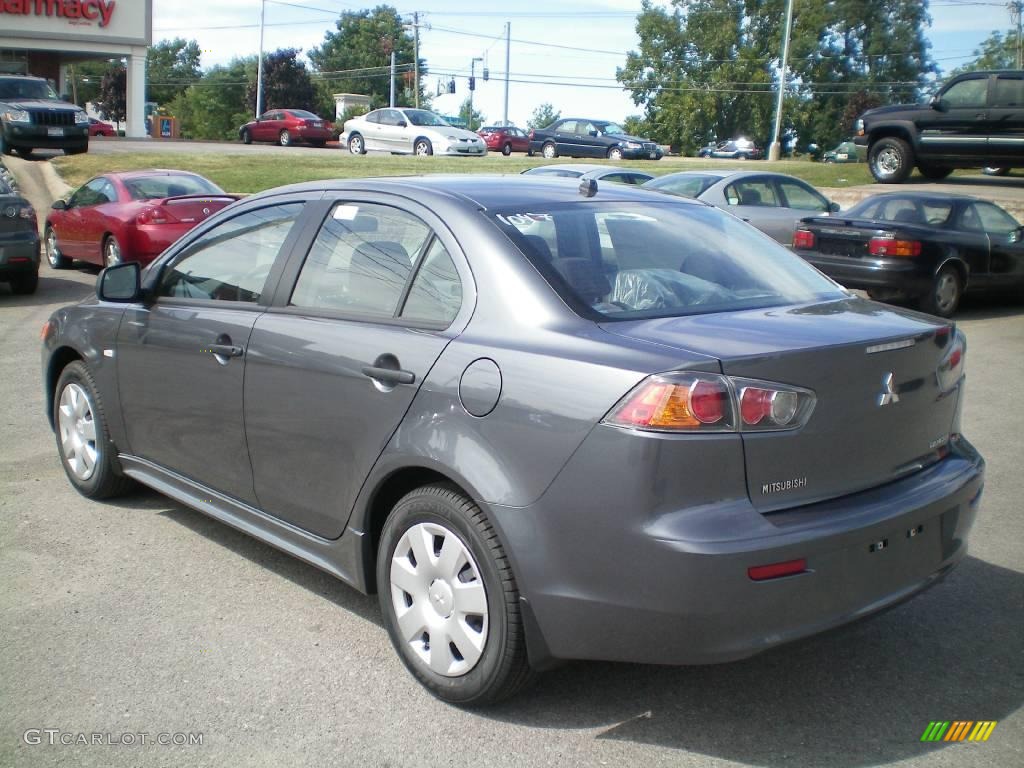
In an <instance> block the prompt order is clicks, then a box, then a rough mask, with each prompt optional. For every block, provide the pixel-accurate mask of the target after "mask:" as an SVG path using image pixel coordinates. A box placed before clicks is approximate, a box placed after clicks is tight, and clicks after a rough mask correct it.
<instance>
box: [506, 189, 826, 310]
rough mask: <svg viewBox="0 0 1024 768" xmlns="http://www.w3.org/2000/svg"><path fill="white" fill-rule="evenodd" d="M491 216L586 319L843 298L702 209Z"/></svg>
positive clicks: (581, 209)
mask: <svg viewBox="0 0 1024 768" xmlns="http://www.w3.org/2000/svg"><path fill="white" fill-rule="evenodd" d="M491 215H492V216H493V220H494V222H495V223H496V224H497V226H498V227H499V228H500V229H501V230H502V231H504V232H505V234H506V235H507V236H508V237H509V239H511V240H512V241H513V242H514V243H515V244H516V245H517V246H518V247H519V248H520V250H522V252H523V253H524V254H526V256H527V258H529V259H530V261H531V262H532V263H533V264H534V265H535V266H536V267H537V269H538V270H539V271H540V272H541V274H543V275H544V277H545V278H546V279H547V280H548V282H549V283H550V284H551V287H552V288H554V290H555V291H556V292H557V293H558V294H559V295H560V296H561V297H562V298H563V300H565V302H566V303H567V304H569V305H570V306H571V307H573V309H575V310H576V311H577V312H578V313H580V314H582V315H583V316H585V317H590V318H592V319H595V320H633V319H637V318H648V317H672V316H676V315H693V314H707V313H712V312H727V311H732V310H739V309H753V308H759V307H771V306H781V305H787V304H801V303H806V302H811V301H820V300H828V299H838V298H842V297H844V296H845V295H846V294H845V293H844V292H843V290H842V289H841V288H840V287H839V286H837V285H836V284H835V283H833V282H832V281H831V280H829V279H828V278H826V277H824V276H823V275H822V274H821V273H819V272H818V271H817V270H816V269H814V268H813V267H811V266H810V265H808V264H807V263H806V262H804V261H803V260H802V259H801V258H800V257H799V256H796V255H794V254H792V253H790V252H789V251H788V250H786V249H785V248H783V247H782V246H781V245H779V244H778V243H776V242H775V241H774V240H772V239H770V238H769V237H767V236H765V235H763V234H761V233H760V232H758V231H757V230H756V229H754V228H753V227H751V226H749V225H748V224H744V223H743V222H741V221H739V220H738V219H736V218H735V217H733V216H731V215H729V214H727V213H725V212H723V211H720V210H718V209H717V208H712V207H710V206H702V205H694V204H683V203H673V202H671V201H669V202H666V203H664V204H650V203H644V204H637V203H615V202H582V201H581V202H578V203H566V204H558V205H551V206H541V207H538V206H535V207H531V208H530V209H529V210H522V209H516V210H512V209H506V210H497V211H493V212H491Z"/></svg>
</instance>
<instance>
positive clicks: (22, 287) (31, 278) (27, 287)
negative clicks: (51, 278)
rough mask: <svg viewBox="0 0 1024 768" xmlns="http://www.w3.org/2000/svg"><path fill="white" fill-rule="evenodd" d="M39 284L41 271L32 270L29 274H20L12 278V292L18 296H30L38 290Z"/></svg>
mask: <svg viewBox="0 0 1024 768" xmlns="http://www.w3.org/2000/svg"><path fill="white" fill-rule="evenodd" d="M38 285H39V273H38V272H32V273H30V274H27V275H18V276H17V277H12V278H11V292H12V293H14V294H16V295H17V296H28V295H30V294H33V293H35V292H36V287H38Z"/></svg>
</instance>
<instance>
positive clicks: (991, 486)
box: [0, 267, 1024, 768]
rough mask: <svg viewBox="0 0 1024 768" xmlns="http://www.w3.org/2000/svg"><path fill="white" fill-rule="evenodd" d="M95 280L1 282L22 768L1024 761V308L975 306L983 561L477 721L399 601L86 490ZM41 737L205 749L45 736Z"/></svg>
mask: <svg viewBox="0 0 1024 768" xmlns="http://www.w3.org/2000/svg"><path fill="white" fill-rule="evenodd" d="M93 282H94V273H93V272H92V271H90V270H86V269H79V270H71V271H65V272H53V271H51V270H49V269H48V268H47V267H44V268H43V275H42V281H41V283H40V288H39V292H38V293H37V294H36V295H35V296H32V297H14V296H12V295H11V294H10V292H9V291H8V290H7V288H6V286H2V285H0V329H2V330H3V332H2V333H0V395H2V397H0V445H2V449H0V584H2V585H3V587H4V588H3V589H0V628H2V629H0V715H2V716H0V766H50V765H53V766H56V765H75V766H102V767H103V768H113V767H115V766H137V765H145V766H164V765H209V766H218V768H219V767H221V766H225V765H227V766H231V765H255V766H262V765H267V766H279V765H327V764H332V765H343V766H344V765H353V766H356V765H358V766H377V765H391V766H405V765H408V766H442V765H443V766H460V767H461V766H467V767H468V766H473V768H479V767H481V766H508V765H511V764H515V765H517V766H548V765H559V766H565V765H581V766H588V768H590V767H592V766H600V765H609V766H620V765H622V766H627V765H628V766H632V765H643V766H652V767H653V766H666V767H667V766H672V767H673V768H678V767H680V766H726V765H751V766H769V765H783V764H785V765H787V766H830V767H831V768H856V767H859V766H869V765H889V764H895V763H899V764H900V766H922V767H923V766H928V767H929V768H930V767H932V766H950V768H954V767H955V768H962V767H963V766H979V767H981V766H985V767H986V768H987V767H989V766H1017V765H1024V716H1022V714H1021V712H1020V708H1021V704H1022V702H1024V633H1022V631H1021V630H1022V628H1024V515H1022V514H1021V500H1022V499H1024V473H1022V472H1021V471H1020V462H1021V435H1022V434H1024V408H1022V407H1021V403H1022V401H1024V305H1022V304H1021V303H1008V302H1004V303H999V302H992V303H977V302H975V303H972V304H971V305H969V306H968V307H967V309H966V310H965V311H964V312H963V314H962V316H961V318H960V320H961V322H962V325H963V327H964V328H965V329H966V331H967V334H968V338H969V352H968V370H969V382H970V383H969V396H968V400H967V410H966V418H965V428H966V432H967V434H968V435H969V436H970V438H971V439H972V440H973V441H974V442H975V443H976V444H977V445H978V447H979V448H980V449H981V450H982V451H983V452H984V453H985V455H986V456H987V458H988V461H989V474H988V487H987V490H986V494H985V498H984V500H983V503H982V512H981V515H980V518H979V522H978V525H977V527H976V529H975V532H974V537H973V541H972V552H971V556H970V557H969V558H968V559H967V561H966V562H965V563H964V564H963V565H962V567H960V568H959V569H958V570H957V571H956V572H954V573H953V574H952V575H951V576H950V577H949V578H948V579H947V580H946V581H945V582H944V583H942V584H941V585H939V586H938V587H936V588H935V589H933V590H931V591H930V592H928V593H926V594H924V595H922V596H920V597H918V598H917V599H915V600H913V601H911V602H910V603H908V604H906V605H903V606H901V607H899V608H897V609H895V610H893V611H890V612H888V613H886V614H884V615H882V616H880V617H876V618H875V619H873V620H871V621H868V622H865V623H861V624H857V625H855V626H851V627H846V628H843V629H840V630H836V631H834V632H831V633H829V634H827V635H825V636H823V637H818V638H814V639H811V640H807V641H804V642H800V643H797V644H795V645H791V646H788V647H784V648H780V649H777V650H774V651H772V652H770V653H767V654H764V655H761V656H759V657H756V658H753V659H750V660H747V661H743V662H739V663H734V664H730V665H725V666H717V667H703V668H683V669H672V668H658V667H647V666H633V665H616V664H593V663H591V664H572V665H568V666H566V667H563V668H561V669H559V670H557V671H554V672H551V673H549V674H546V675H544V676H543V677H542V678H541V680H540V681H539V683H538V685H537V686H536V687H534V688H533V689H532V690H530V691H529V692H527V693H526V694H525V695H523V696H521V697H520V698H518V699H516V700H515V701H513V702H510V703H507V704H505V705H503V706H501V707H499V708H496V709H493V710H490V711H486V712H469V711H462V710H459V709H455V708H452V707H448V706H445V705H443V704H441V703H439V702H437V701H435V700H434V699H432V698H431V697H430V696H428V695H427V694H426V693H425V692H424V691H423V690H422V689H421V688H420V687H419V686H418V685H417V684H416V683H414V682H413V681H412V679H411V678H410V677H409V675H408V674H407V673H406V672H405V670H404V668H403V667H402V666H401V664H400V663H399V661H398V659H397V657H396V656H395V654H394V653H393V652H392V650H391V648H390V645H389V643H388V639H387V635H386V633H385V631H384V630H383V628H382V627H381V623H380V616H379V613H378V609H377V606H376V602H375V601H374V599H372V598H368V597H363V596H361V595H359V594H357V593H356V592H354V591H353V590H351V589H349V588H348V587H346V586H345V585H343V584H341V583H340V582H337V581H335V580H333V579H332V578H330V577H328V576H326V575H324V574H322V573H321V572H319V571H317V570H316V569H314V568H312V567H310V566H307V565H304V564H302V563H300V562H298V561H296V560H294V559H292V558H290V557H288V556H286V555H283V554H281V553H279V552H277V551H276V550H274V549H271V548H270V547H267V546H265V545H263V544H260V543H258V542H256V541H254V540H252V539H250V538H248V537H246V536H244V535H242V534H240V533H238V532H236V531H234V530H233V529H231V528H228V527H227V526H224V525H221V524H219V523H216V522H213V521H211V520H209V519H207V518H205V517H203V516H202V515H200V514H199V513H197V512H193V511H191V510H188V509H186V508H183V507H181V506H179V505H177V504H175V503H172V502H170V501H169V500H168V499H166V498H164V497H162V496H159V495H157V494H155V493H152V492H145V491H140V492H139V493H137V494H136V495H134V496H132V497H130V498H127V499H124V500H121V501H119V502H117V503H105V504H102V503H94V502H91V501H88V500H86V499H84V498H82V497H81V496H79V495H77V494H76V493H75V492H74V491H72V490H71V487H70V485H69V484H68V482H67V481H66V479H65V477H64V475H63V472H62V470H61V467H60V464H59V462H58V459H57V455H56V450H55V447H54V441H53V437H52V435H51V433H50V432H49V429H48V427H47V423H46V420H45V417H44V416H43V414H42V393H41V391H40V386H39V373H38V347H39V341H38V334H39V328H40V326H41V325H42V323H43V321H44V320H45V319H46V317H47V316H48V315H49V313H50V312H51V311H52V309H53V308H55V307H57V306H59V305H61V304H63V303H67V302H70V301H73V300H76V299H78V298H80V297H83V296H86V295H87V294H88V293H89V292H90V291H91V290H92V284H93ZM836 454H837V460H841V455H842V446H836ZM608 567H609V568H629V567H631V564H630V563H621V562H617V561H616V560H615V559H614V553H609V560H608ZM688 588H691V587H690V586H688V585H686V584H680V585H679V589H680V590H683V589H688ZM936 719H971V720H980V719H987V720H997V721H999V725H998V727H997V728H996V729H995V732H994V733H993V735H992V737H991V739H990V741H989V742H988V743H986V744H954V745H945V744H943V745H924V744H922V743H920V742H919V737H920V735H921V733H922V731H923V730H924V728H925V726H926V724H927V723H928V722H929V721H930V720H936ZM29 728H37V729H42V728H56V729H61V730H62V731H64V732H70V733H78V732H85V733H92V732H98V733H112V734H115V735H120V734H126V733H130V734H139V733H146V734H150V736H149V737H148V738H149V739H152V738H155V737H156V734H158V733H162V732H201V733H202V734H203V738H204V741H203V744H202V746H182V747H162V746H154V745H147V746H139V745H135V746H123V745H120V746H77V747H76V746H59V745H55V746H49V745H48V744H46V743H45V741H44V743H43V744H40V745H27V744H25V743H24V741H23V734H24V732H25V730H26V729H29ZM43 738H44V739H45V738H46V737H45V734H44V737H43ZM135 738H136V739H137V740H138V739H139V737H138V736H136V737H135Z"/></svg>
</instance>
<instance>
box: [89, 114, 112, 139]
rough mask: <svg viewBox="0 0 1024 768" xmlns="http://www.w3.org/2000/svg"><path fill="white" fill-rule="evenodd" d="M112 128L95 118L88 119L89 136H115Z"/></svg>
mask: <svg viewBox="0 0 1024 768" xmlns="http://www.w3.org/2000/svg"><path fill="white" fill-rule="evenodd" d="M116 135H117V133H116V132H115V131H114V126H112V125H111V124H110V123H104V122H103V121H102V120H97V119H96V118H95V117H90V118H89V136H116Z"/></svg>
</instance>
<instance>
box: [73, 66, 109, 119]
mask: <svg viewBox="0 0 1024 768" xmlns="http://www.w3.org/2000/svg"><path fill="white" fill-rule="evenodd" d="M116 63H117V60H116V59H113V60H111V59H102V60H101V59H94V60H92V61H80V62H76V63H74V64H69V65H68V86H67V90H68V96H70V97H71V100H72V101H74V102H75V103H76V104H78V105H79V106H82V107H84V106H85V105H87V104H88V103H89V102H90V101H96V99H98V98H99V95H100V84H101V83H102V82H103V75H105V74H106V73H107V72H108V71H109V70H110V67H111V65H112V64H116Z"/></svg>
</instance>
